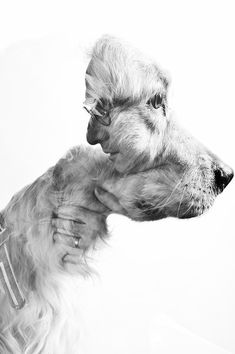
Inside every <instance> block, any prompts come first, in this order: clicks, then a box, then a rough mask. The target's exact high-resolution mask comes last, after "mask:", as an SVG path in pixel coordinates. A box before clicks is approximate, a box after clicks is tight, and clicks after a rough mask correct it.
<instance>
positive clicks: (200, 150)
mask: <svg viewBox="0 0 235 354" xmlns="http://www.w3.org/2000/svg"><path fill="white" fill-rule="evenodd" d="M167 87H168V79H167V78H166V76H165V75H164V74H163V72H162V71H161V70H160V69H159V68H158V67H157V66H156V64H154V63H153V62H151V61H149V60H146V59H145V58H144V57H143V56H142V55H141V54H139V53H138V52H135V50H133V49H130V48H129V47H127V46H126V45H123V44H122V43H121V42H120V41H118V40H116V39H114V38H112V37H108V36H105V37H103V38H101V39H100V40H98V41H97V43H96V44H95V46H94V48H93V51H92V55H91V61H90V63H89V65H88V68H87V73H86V101H85V107H86V109H87V110H88V111H89V113H90V114H91V120H90V122H89V124H88V131H87V140H88V142H89V143H90V144H91V145H95V144H98V143H99V144H100V145H101V147H102V149H103V151H102V150H101V149H100V150H99V149H96V148H95V147H84V148H83V147H75V148H73V149H71V150H70V151H69V152H68V153H67V154H66V156H65V157H63V158H62V159H60V160H59V161H58V163H57V164H56V165H55V166H53V167H51V168H50V169H49V170H48V171H47V172H46V173H45V174H43V175H42V176H41V177H39V178H38V179H37V180H36V181H35V182H33V183H32V184H31V185H29V186H27V187H25V188H24V189H23V190H21V191H20V192H19V193H17V194H16V195H15V196H14V197H13V198H12V199H11V201H10V202H9V204H8V205H7V206H6V208H5V209H4V210H3V211H2V212H1V225H2V233H1V235H0V275H1V277H2V283H3V288H4V290H5V293H4V292H1V294H0V308H1V313H0V317H1V321H0V333H1V334H0V352H3V353H6V354H10V353H11V354H12V353H14V354H18V353H19V354H21V353H25V354H39V353H40V354H65V353H74V354H75V353H79V350H80V347H79V333H80V323H79V299H78V298H79V285H80V281H81V278H82V277H83V276H85V275H87V274H89V272H90V271H91V269H90V267H89V264H88V259H89V250H90V249H92V247H95V245H96V244H97V242H98V241H99V239H103V238H106V237H107V234H108V230H107V225H106V219H107V217H108V215H110V214H111V213H113V212H114V213H119V214H122V215H126V216H127V217H129V218H131V219H133V220H136V221H146V220H158V219H161V218H165V217H167V216H173V217H179V218H189V217H194V216H198V215H201V214H202V213H203V212H204V211H205V210H207V209H208V208H209V207H210V206H211V205H212V203H213V202H214V199H215V197H216V196H217V195H218V194H219V193H220V192H221V191H222V190H223V189H224V188H225V187H226V185H227V184H228V183H229V182H230V180H231V179H232V176H233V172H232V170H231V169H230V168H229V167H227V166H226V165H225V164H223V163H222V162H221V161H220V160H219V159H218V158H217V157H215V155H213V154H212V153H210V152H209V151H208V150H207V149H205V148H204V147H203V146H202V145H201V144H199V143H198V142H196V141H195V140H194V139H193V138H192V137H190V136H189V135H188V134H187V133H185V132H184V131H183V130H182V129H180V128H179V127H178V126H177V125H176V123H174V121H173V119H172V117H171V116H170V115H169V113H168V107H167ZM79 275H80V276H79Z"/></svg>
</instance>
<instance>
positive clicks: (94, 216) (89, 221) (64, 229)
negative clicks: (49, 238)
mask: <svg viewBox="0 0 235 354" xmlns="http://www.w3.org/2000/svg"><path fill="white" fill-rule="evenodd" d="M51 223H52V228H53V240H54V242H55V243H56V244H57V246H59V245H61V247H62V248H63V256H62V258H63V261H64V262H71V263H74V264H76V263H79V262H80V261H81V257H82V255H83V253H84V251H86V250H87V249H88V248H89V247H91V246H92V245H93V244H95V240H96V239H97V238H98V237H104V236H105V234H106V233H107V230H106V216H105V215H102V214H99V213H97V212H94V211H91V210H89V209H85V208H82V207H80V206H78V205H74V204H73V205H70V204H67V205H63V206H61V207H59V208H58V210H57V211H56V213H53V215H52V220H51Z"/></svg>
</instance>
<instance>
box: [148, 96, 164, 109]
mask: <svg viewBox="0 0 235 354" xmlns="http://www.w3.org/2000/svg"><path fill="white" fill-rule="evenodd" d="M146 104H147V106H153V108H155V109H158V108H159V107H161V106H162V105H163V97H162V96H161V95H158V94H156V95H154V96H153V97H151V98H150V99H149V100H148V101H147V102H146Z"/></svg>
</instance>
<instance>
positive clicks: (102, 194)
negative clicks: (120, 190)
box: [95, 187, 125, 214]
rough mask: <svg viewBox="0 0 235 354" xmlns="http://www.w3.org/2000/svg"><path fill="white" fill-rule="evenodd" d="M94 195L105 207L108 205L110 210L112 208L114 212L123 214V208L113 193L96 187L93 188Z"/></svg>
mask: <svg viewBox="0 0 235 354" xmlns="http://www.w3.org/2000/svg"><path fill="white" fill-rule="evenodd" d="M95 195H96V197H97V199H98V200H99V201H100V202H101V203H102V204H104V205H105V206H106V207H108V208H109V209H110V210H112V211H113V212H115V213H119V214H125V210H124V209H123V207H122V206H121V205H120V203H119V201H118V199H117V197H115V195H113V194H111V193H109V192H107V191H106V190H104V189H103V188H101V187H96V188H95Z"/></svg>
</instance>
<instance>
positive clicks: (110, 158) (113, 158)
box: [109, 152, 118, 161]
mask: <svg viewBox="0 0 235 354" xmlns="http://www.w3.org/2000/svg"><path fill="white" fill-rule="evenodd" d="M117 155H118V152H110V153H109V160H111V161H113V160H115V158H116V157H117Z"/></svg>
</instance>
